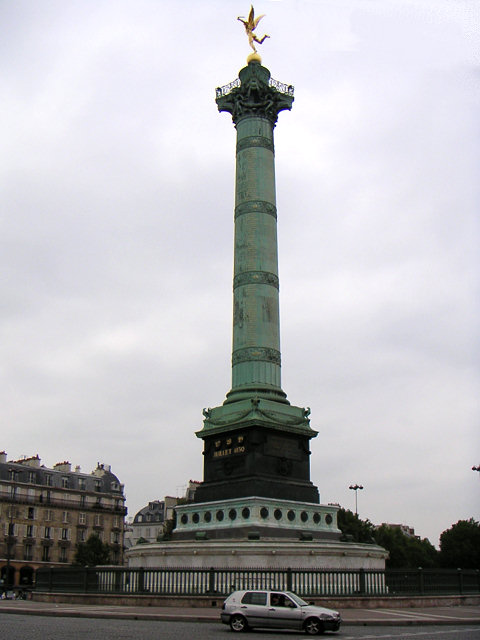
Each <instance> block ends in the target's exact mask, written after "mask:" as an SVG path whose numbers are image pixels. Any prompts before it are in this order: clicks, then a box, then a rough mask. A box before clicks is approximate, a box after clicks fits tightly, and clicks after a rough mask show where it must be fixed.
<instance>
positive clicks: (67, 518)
mask: <svg viewBox="0 0 480 640" xmlns="http://www.w3.org/2000/svg"><path fill="white" fill-rule="evenodd" d="M62 522H70V513H69V512H68V511H64V512H63V513H62Z"/></svg>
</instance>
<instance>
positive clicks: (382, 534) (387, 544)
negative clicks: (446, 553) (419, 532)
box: [375, 524, 438, 569]
mask: <svg viewBox="0 0 480 640" xmlns="http://www.w3.org/2000/svg"><path fill="white" fill-rule="evenodd" d="M375 540H376V542H377V544H379V545H380V546H381V547H383V548H384V549H386V550H387V551H388V554H389V557H388V559H387V561H386V563H385V566H386V567H387V569H417V568H418V567H423V568H424V569H431V568H434V567H436V566H438V551H437V550H436V549H435V547H434V546H433V544H432V543H431V542H430V541H429V540H428V539H427V538H423V540H421V539H420V538H415V537H413V536H409V535H407V534H405V533H404V532H403V531H402V530H401V529H399V528H398V527H390V526H388V525H387V524H382V525H381V526H380V527H378V528H377V529H376V531H375Z"/></svg>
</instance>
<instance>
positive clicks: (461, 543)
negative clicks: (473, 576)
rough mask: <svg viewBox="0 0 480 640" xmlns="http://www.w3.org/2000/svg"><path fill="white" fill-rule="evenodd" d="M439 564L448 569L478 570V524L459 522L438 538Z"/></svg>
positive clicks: (479, 542) (479, 534)
mask: <svg viewBox="0 0 480 640" xmlns="http://www.w3.org/2000/svg"><path fill="white" fill-rule="evenodd" d="M440 563H441V565H442V567H446V568H449V569H480V524H479V523H478V522H476V521H475V520H474V519H473V518H470V520H459V521H458V522H457V523H456V524H453V525H452V526H451V527H450V529H447V530H446V531H444V532H443V533H442V534H441V536H440Z"/></svg>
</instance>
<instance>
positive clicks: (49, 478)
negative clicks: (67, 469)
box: [45, 474, 52, 487]
mask: <svg viewBox="0 0 480 640" xmlns="http://www.w3.org/2000/svg"><path fill="white" fill-rule="evenodd" d="M45 484H46V485H47V487H51V486H52V476H51V475H49V474H47V475H46V476H45Z"/></svg>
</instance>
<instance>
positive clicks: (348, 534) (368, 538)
mask: <svg viewBox="0 0 480 640" xmlns="http://www.w3.org/2000/svg"><path fill="white" fill-rule="evenodd" d="M337 523H338V528H339V529H340V531H341V532H342V533H343V537H344V539H347V540H351V541H352V542H366V543H372V542H375V540H374V532H375V528H374V526H373V524H372V523H371V522H370V520H361V519H360V518H359V517H358V515H356V514H355V513H352V512H351V511H349V510H348V509H339V510H338V514H337Z"/></svg>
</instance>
